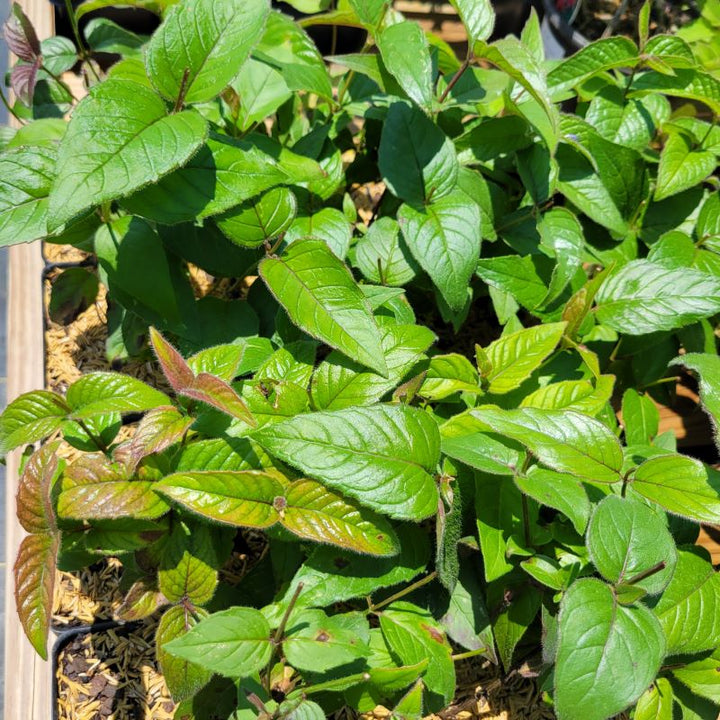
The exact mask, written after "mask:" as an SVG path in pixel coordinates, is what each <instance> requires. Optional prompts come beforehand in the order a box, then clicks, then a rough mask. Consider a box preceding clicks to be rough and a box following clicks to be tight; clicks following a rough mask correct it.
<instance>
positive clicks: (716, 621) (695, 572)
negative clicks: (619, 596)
mask: <svg viewBox="0 0 720 720" xmlns="http://www.w3.org/2000/svg"><path fill="white" fill-rule="evenodd" d="M719 604H720V575H718V573H717V572H715V569H714V568H713V566H712V565H711V564H710V563H709V562H708V561H707V560H706V559H705V555H704V554H703V552H702V551H700V550H697V549H684V550H678V563H677V567H676V568H675V574H674V575H673V577H672V580H671V581H670V584H669V585H668V586H667V588H666V589H665V592H664V593H663V594H662V595H661V596H660V600H659V601H658V603H657V605H655V607H654V608H653V611H654V613H655V615H656V616H657V618H658V620H659V621H660V625H661V626H662V629H663V631H664V632H665V636H666V638H667V652H668V654H669V655H675V654H680V653H697V652H703V651H704V650H713V649H715V648H716V647H717V646H718V643H720V612H719V610H718V607H719Z"/></svg>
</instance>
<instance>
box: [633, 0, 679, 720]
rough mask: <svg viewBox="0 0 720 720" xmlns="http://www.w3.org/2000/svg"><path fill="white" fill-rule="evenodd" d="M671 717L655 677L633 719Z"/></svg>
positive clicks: (666, 687)
mask: <svg viewBox="0 0 720 720" xmlns="http://www.w3.org/2000/svg"><path fill="white" fill-rule="evenodd" d="M648 5H649V3H648ZM672 717H673V691H672V687H670V682H669V681H668V680H667V678H656V679H655V682H654V683H653V684H652V686H651V687H649V688H648V689H647V690H646V691H645V692H644V693H643V694H642V695H641V696H640V699H639V700H638V701H637V705H636V706H635V720H672Z"/></svg>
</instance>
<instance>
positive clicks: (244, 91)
mask: <svg viewBox="0 0 720 720" xmlns="http://www.w3.org/2000/svg"><path fill="white" fill-rule="evenodd" d="M232 87H233V88H234V89H235V91H236V92H237V94H238V95H239V96H240V97H241V98H242V102H241V103H240V108H239V111H238V123H239V125H240V127H241V129H242V130H248V129H250V128H251V127H252V126H253V125H255V124H256V123H259V122H262V121H263V120H264V119H265V118H266V117H267V116H268V115H272V114H273V113H274V112H275V111H276V110H277V109H278V108H279V107H280V106H281V105H282V104H283V103H284V102H286V101H287V100H288V99H289V98H290V97H291V95H292V93H291V92H290V88H289V87H288V86H287V83H286V82H285V79H284V78H283V76H282V73H281V72H280V71H279V70H276V69H275V68H273V67H270V65H267V64H266V63H263V62H259V61H258V60H255V59H253V58H249V59H248V60H247V61H246V62H245V64H244V65H243V66H242V69H241V70H240V74H239V75H238V77H237V78H235V80H234V81H233V83H232Z"/></svg>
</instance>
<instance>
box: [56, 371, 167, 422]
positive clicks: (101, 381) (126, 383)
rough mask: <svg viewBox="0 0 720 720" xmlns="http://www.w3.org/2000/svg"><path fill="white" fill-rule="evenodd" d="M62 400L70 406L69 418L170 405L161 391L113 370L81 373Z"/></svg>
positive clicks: (140, 410) (137, 410)
mask: <svg viewBox="0 0 720 720" xmlns="http://www.w3.org/2000/svg"><path fill="white" fill-rule="evenodd" d="M65 399H66V401H67V404H68V405H69V406H70V410H71V417H73V418H75V419H84V418H88V417H90V416H92V415H104V414H107V413H109V412H120V413H127V412H143V411H144V410H151V409H152V408H155V407H159V406H161V405H164V406H168V405H172V402H171V401H170V398H169V397H168V396H167V395H166V394H165V393H162V392H160V391H159V390H155V389H154V388H151V387H150V386H149V385H146V384H145V383H144V382H142V381H140V380H137V379H136V378H134V377H130V376H129V375H122V374H121V373H114V372H94V373H88V374H87V375H83V376H82V377H81V378H80V379H79V380H76V381H75V382H74V383H73V384H72V385H71V386H70V387H69V388H68V391H67V395H66V397H65Z"/></svg>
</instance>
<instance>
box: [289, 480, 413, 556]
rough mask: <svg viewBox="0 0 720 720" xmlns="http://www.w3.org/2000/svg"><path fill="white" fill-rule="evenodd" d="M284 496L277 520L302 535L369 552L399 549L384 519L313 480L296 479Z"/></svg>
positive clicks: (308, 538)
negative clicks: (283, 504) (284, 503)
mask: <svg viewBox="0 0 720 720" xmlns="http://www.w3.org/2000/svg"><path fill="white" fill-rule="evenodd" d="M284 498H285V502H286V503H287V504H286V505H285V507H284V508H282V509H281V510H280V522H281V523H282V525H283V527H285V528H287V529H288V530H289V531H290V532H292V533H294V534H295V535H298V536H300V537H301V538H304V539H306V540H314V541H315V542H320V543H329V544H330V545H337V546H339V547H342V548H346V549H348V550H353V551H355V552H359V553H367V554H368V555H380V556H383V555H395V554H397V552H398V549H399V548H398V540H397V537H396V535H395V533H394V532H393V529H392V527H391V526H390V524H389V523H388V522H387V521H386V520H385V519H383V518H382V517H379V516H378V515H375V513H373V512H371V511H369V510H366V509H365V508H359V507H357V505H355V504H354V503H352V502H350V501H348V500H345V499H344V498H343V497H342V496H340V495H338V494H337V493H333V492H331V491H329V490H328V489H327V488H325V487H323V486H322V485H320V483H317V482H315V481H314V480H296V481H295V482H294V483H292V484H291V485H290V486H289V487H288V488H287V490H286V491H285V495H284ZM276 506H277V503H276Z"/></svg>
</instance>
